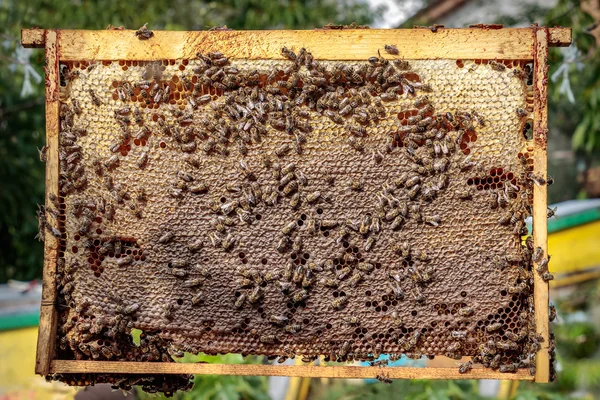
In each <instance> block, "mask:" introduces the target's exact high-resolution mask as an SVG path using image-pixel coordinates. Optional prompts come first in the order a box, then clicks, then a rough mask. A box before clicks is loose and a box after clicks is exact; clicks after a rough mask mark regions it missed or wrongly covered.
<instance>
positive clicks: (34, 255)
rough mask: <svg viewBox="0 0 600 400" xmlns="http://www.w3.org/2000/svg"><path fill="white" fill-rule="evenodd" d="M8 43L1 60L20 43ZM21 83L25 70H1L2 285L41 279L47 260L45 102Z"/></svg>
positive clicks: (0, 274) (0, 229)
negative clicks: (42, 152)
mask: <svg viewBox="0 0 600 400" xmlns="http://www.w3.org/2000/svg"><path fill="white" fill-rule="evenodd" d="M3 40H4V41H5V42H4V46H3V47H2V48H1V49H0V57H3V58H4V59H7V58H8V57H10V56H11V55H12V53H13V51H14V49H15V48H16V46H17V41H16V40H14V39H13V40H11V39H10V37H8V36H4V38H3ZM0 60H2V58H0ZM22 84H23V74H22V70H21V69H20V68H17V69H16V70H15V71H12V70H10V69H8V68H7V67H6V64H5V65H3V66H2V67H1V68H0V87H1V88H2V89H1V90H0V182H1V183H0V282H4V281H6V280H7V279H9V278H15V279H21V280H30V279H34V278H37V277H39V275H40V266H41V260H42V245H41V243H40V242H38V241H36V240H34V237H35V235H36V233H37V220H36V218H35V211H36V203H39V202H42V198H43V190H44V189H43V185H44V170H43V165H42V164H41V163H40V162H39V156H38V152H37V149H36V148H37V147H42V145H43V143H44V139H43V136H44V107H43V104H44V100H43V98H40V97H37V98H33V97H26V98H22V97H21V95H20V92H21V87H22Z"/></svg>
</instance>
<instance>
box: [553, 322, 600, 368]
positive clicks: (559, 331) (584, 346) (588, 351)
mask: <svg viewBox="0 0 600 400" xmlns="http://www.w3.org/2000/svg"><path fill="white" fill-rule="evenodd" d="M554 331H555V333H556V340H557V341H558V346H559V348H560V350H561V354H562V355H563V356H564V357H569V358H574V359H581V358H587V357H590V356H591V355H593V354H594V353H596V351H597V350H598V346H599V345H600V343H599V342H598V339H599V338H598V333H597V332H596V328H595V327H594V325H593V324H591V323H589V322H571V323H569V324H562V325H558V326H557V327H556V328H555V330H554Z"/></svg>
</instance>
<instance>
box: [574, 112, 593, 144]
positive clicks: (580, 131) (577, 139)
mask: <svg viewBox="0 0 600 400" xmlns="http://www.w3.org/2000/svg"><path fill="white" fill-rule="evenodd" d="M589 125H590V116H589V115H586V117H585V118H584V119H583V121H581V122H580V123H579V125H577V128H576V129H575V132H574V133H573V138H572V139H571V144H572V146H573V148H574V149H582V148H583V147H584V146H585V140H586V134H587V130H588V127H589Z"/></svg>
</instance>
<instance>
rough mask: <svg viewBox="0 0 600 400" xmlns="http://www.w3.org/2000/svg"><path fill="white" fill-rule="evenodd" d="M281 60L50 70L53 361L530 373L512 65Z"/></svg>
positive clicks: (519, 136)
mask: <svg viewBox="0 0 600 400" xmlns="http://www.w3.org/2000/svg"><path fill="white" fill-rule="evenodd" d="M309 50H310V49H309ZM283 52H284V54H285V55H286V56H287V58H288V59H287V60H277V61H276V60H228V59H227V58H226V57H225V56H223V55H222V54H220V53H209V54H200V53H199V54H198V57H197V58H196V59H190V60H157V61H153V62H147V61H145V62H142V61H132V60H128V61H123V60H122V61H103V62H93V61H85V60H82V61H80V62H71V63H66V64H61V108H60V115H61V132H60V135H59V140H60V148H59V159H60V182H59V184H60V193H56V194H54V193H50V194H49V196H50V199H51V200H52V202H50V203H49V205H48V207H47V209H46V212H53V213H56V214H57V215H59V221H60V225H59V226H58V227H48V231H50V232H51V233H52V234H54V235H55V236H57V237H59V238H60V252H59V260H58V265H57V271H58V274H57V285H58V291H59V335H58V337H59V338H58V343H57V347H58V354H59V357H60V358H63V359H77V360H85V359H93V360H113V361H114V360H129V361H132V360H137V361H152V362H154V361H156V362H161V361H162V362H173V360H174V359H177V358H178V357H181V356H182V355H183V352H191V353H198V352H203V353H206V354H218V353H230V352H232V353H241V354H244V355H249V354H257V355H265V356H268V357H269V358H270V359H274V358H278V360H279V361H280V362H283V361H284V360H285V359H287V358H293V357H295V356H296V355H300V356H302V359H303V361H305V362H310V361H312V360H314V359H316V358H317V357H318V356H325V359H326V360H331V361H342V362H343V361H353V360H374V359H375V358H377V357H378V356H379V355H380V354H383V353H386V354H391V355H392V359H394V358H398V357H400V355H402V354H405V355H407V356H409V357H412V358H420V357H422V356H428V357H430V358H433V357H434V356H446V357H451V358H454V359H460V358H461V357H462V356H471V357H473V362H475V363H479V364H483V365H484V366H485V367H488V368H493V369H499V370H500V371H502V372H513V371H514V370H515V369H516V368H528V367H530V366H531V367H532V368H531V371H532V373H533V372H534V367H533V366H534V365H535V364H534V363H533V360H534V357H535V356H534V353H535V351H536V348H537V346H539V338H538V337H537V335H536V333H535V325H534V322H533V306H532V290H533V289H532V288H533V286H532V285H533V283H532V271H531V257H532V253H533V248H532V243H531V239H528V240H527V241H522V237H523V236H525V235H527V228H526V227H525V224H524V220H525V218H526V217H527V216H529V215H530V214H531V199H532V195H531V193H532V186H533V184H534V181H535V174H533V172H532V168H533V166H532V159H531V157H530V151H531V150H532V149H531V144H530V143H528V141H527V139H528V138H527V129H528V128H527V124H531V112H532V104H533V92H532V86H531V83H532V72H531V71H532V68H531V65H532V64H531V63H530V62H529V61H513V62H499V61H490V62H487V61H480V60H411V61H405V60H402V59H399V58H398V57H394V56H390V55H386V57H387V59H386V58H384V57H381V56H377V49H374V51H373V53H374V56H373V57H371V58H369V59H368V60H364V61H348V62H332V61H327V60H318V61H317V60H315V59H314V58H313V57H312V55H311V54H310V52H309V51H306V50H304V49H302V50H300V51H297V54H296V53H294V52H292V50H288V49H285V48H284V50H283ZM134 328H135V329H140V330H142V331H143V334H142V343H141V344H139V345H136V344H134V343H133V342H132V340H131V330H132V329H134ZM469 365H470V364H469ZM167 378H168V377H148V378H147V380H146V381H145V386H144V387H145V389H147V390H152V391H156V390H160V391H164V392H171V391H172V390H175V389H177V388H187V387H189V385H188V381H187V380H186V377H183V378H182V377H171V379H173V381H168V382H166V381H165V379H167ZM188 378H189V377H188ZM55 379H61V380H64V381H67V382H69V383H70V384H86V383H89V382H90V379H93V376H92V378H90V376H79V377H74V376H57V377H55ZM103 379H107V378H106V377H104V378H103ZM109 381H110V379H109ZM117 381H118V379H116V378H115V379H113V380H112V382H117ZM121 382H123V381H121ZM136 382H137V381H136ZM182 382H183V383H182ZM131 384H133V383H132V382H131V381H128V380H125V383H124V384H123V383H121V384H120V386H121V387H123V386H125V387H126V388H127V387H129V386H130V385H131Z"/></svg>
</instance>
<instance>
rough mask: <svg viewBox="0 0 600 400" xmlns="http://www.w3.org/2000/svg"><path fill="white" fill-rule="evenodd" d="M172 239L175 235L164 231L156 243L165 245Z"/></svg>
mask: <svg viewBox="0 0 600 400" xmlns="http://www.w3.org/2000/svg"><path fill="white" fill-rule="evenodd" d="M174 237H175V235H174V234H173V233H172V232H170V231H166V232H164V233H163V234H162V235H161V236H160V237H159V238H158V243H160V244H167V243H169V242H170V241H171V240H173V238H174Z"/></svg>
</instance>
